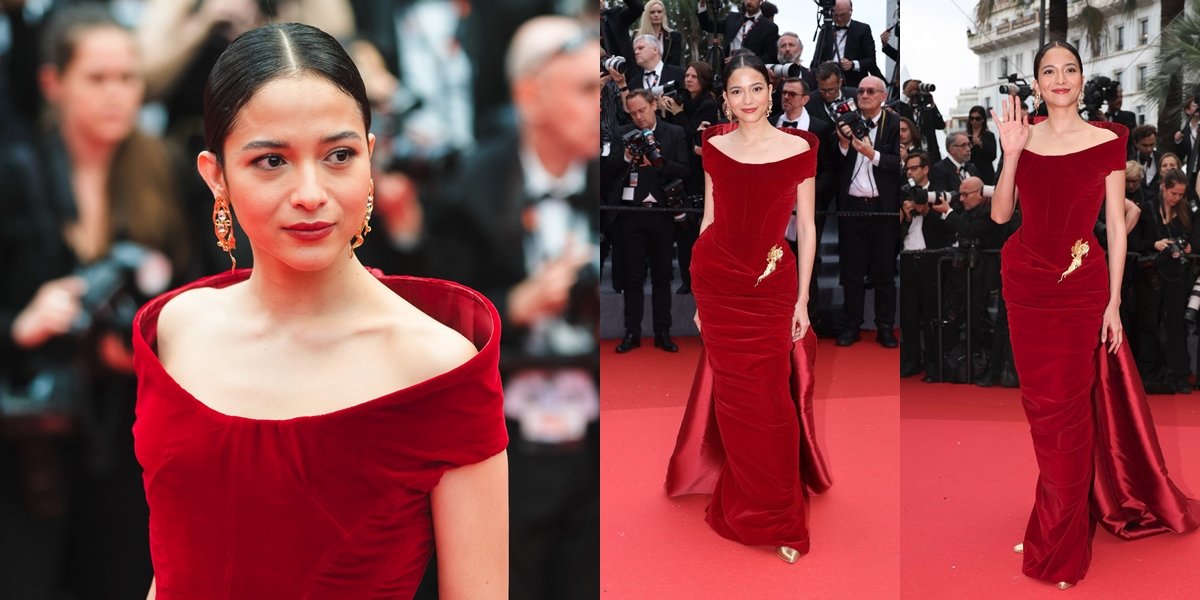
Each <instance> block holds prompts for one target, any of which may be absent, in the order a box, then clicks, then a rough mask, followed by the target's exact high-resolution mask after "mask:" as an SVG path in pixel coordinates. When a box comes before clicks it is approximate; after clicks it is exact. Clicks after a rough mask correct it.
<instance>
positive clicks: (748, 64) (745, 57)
mask: <svg viewBox="0 0 1200 600" xmlns="http://www.w3.org/2000/svg"><path fill="white" fill-rule="evenodd" d="M738 69H754V70H755V71H758V73H759V74H760V75H762V77H763V81H766V82H767V83H770V82H771V74H770V73H769V72H768V71H767V65H766V64H764V63H763V61H762V59H761V58H759V57H758V55H757V54H754V53H750V52H747V53H739V54H735V55H733V58H730V59H729V64H728V65H727V66H726V67H725V73H727V75H725V79H727V80H728V79H729V78H730V77H731V76H733V72H734V71H737V70H738Z"/></svg>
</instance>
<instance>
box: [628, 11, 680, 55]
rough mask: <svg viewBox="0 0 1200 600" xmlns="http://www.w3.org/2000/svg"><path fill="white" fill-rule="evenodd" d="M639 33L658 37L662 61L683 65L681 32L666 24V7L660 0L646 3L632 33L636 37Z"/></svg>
mask: <svg viewBox="0 0 1200 600" xmlns="http://www.w3.org/2000/svg"><path fill="white" fill-rule="evenodd" d="M639 35H652V36H654V37H656V38H658V47H659V48H661V49H662V60H663V62H665V63H667V64H670V65H676V66H679V67H682V66H683V34H681V33H679V32H678V31H674V30H672V29H671V26H670V25H668V24H667V9H666V8H665V7H664V6H663V3H662V0H650V1H649V2H647V3H646V9H645V11H644V12H643V13H642V22H641V23H640V24H639V25H638V29H637V32H635V33H634V34H633V38H634V39H636V38H637V36H639Z"/></svg>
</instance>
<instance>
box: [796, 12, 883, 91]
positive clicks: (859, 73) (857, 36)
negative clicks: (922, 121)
mask: <svg viewBox="0 0 1200 600" xmlns="http://www.w3.org/2000/svg"><path fill="white" fill-rule="evenodd" d="M846 27H848V29H846V53H845V54H844V55H839V54H838V51H837V39H836V38H837V35H836V34H837V32H836V31H831V32H830V35H828V36H826V37H825V44H824V47H823V48H817V49H816V53H815V54H814V55H813V60H812V64H811V65H810V66H811V68H813V69H816V68H817V65H818V64H820V63H822V62H825V61H827V60H832V61H837V60H839V59H842V58H848V59H850V60H852V61H857V62H858V68H857V69H850V70H848V71H845V72H844V73H843V77H844V78H845V80H846V85H848V86H853V87H858V83H859V82H860V81H862V80H863V78H864V77H866V76H867V75H874V76H876V77H878V78H880V79H883V73H882V72H880V71H879V67H878V66H876V64H875V36H873V35H871V26H870V25H867V24H866V23H860V22H858V21H855V20H851V21H850V23H848V24H847V25H846Z"/></svg>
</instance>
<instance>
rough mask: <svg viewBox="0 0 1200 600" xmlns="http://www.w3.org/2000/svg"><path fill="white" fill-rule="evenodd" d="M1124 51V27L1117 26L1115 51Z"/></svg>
mask: <svg viewBox="0 0 1200 600" xmlns="http://www.w3.org/2000/svg"><path fill="white" fill-rule="evenodd" d="M1124 49H1125V26H1124V25H1117V50H1124Z"/></svg>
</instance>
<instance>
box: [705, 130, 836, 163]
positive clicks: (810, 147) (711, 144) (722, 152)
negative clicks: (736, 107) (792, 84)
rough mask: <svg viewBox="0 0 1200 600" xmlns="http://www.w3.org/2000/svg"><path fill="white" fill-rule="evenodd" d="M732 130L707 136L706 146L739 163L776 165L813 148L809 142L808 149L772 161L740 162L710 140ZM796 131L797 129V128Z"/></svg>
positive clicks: (806, 152)
mask: <svg viewBox="0 0 1200 600" xmlns="http://www.w3.org/2000/svg"><path fill="white" fill-rule="evenodd" d="M732 131H733V130H732V129H730V130H729V131H726V132H725V133H720V134H717V135H714V136H710V137H709V140H708V141H709V143H708V147H709V148H712V149H713V150H716V151H717V153H718V154H720V155H721V156H724V157H725V158H728V159H729V160H732V161H733V162H735V163H737V164H739V165H777V164H779V163H782V162H787V161H789V160H793V159H795V158H798V157H801V156H804V155H805V154H808V153H809V152H812V150H813V149H812V145H811V144H810V145H809V147H808V150H805V151H803V152H798V153H796V154H793V155H791V156H785V157H783V158H781V159H779V160H772V161H769V162H742V161H740V160H738V159H736V158H734V157H732V156H730V155H728V154H726V153H725V151H724V150H721V149H720V148H718V147H717V146H716V145H714V144H713V143H712V141H711V140H712V138H714V137H721V136H723V135H728V134H729V133H730V132H732ZM785 131H786V130H785ZM796 131H799V130H798V129H797V130H796ZM792 135H795V134H792ZM796 137H800V139H804V138H803V137H801V136H796ZM804 141H805V142H807V141H808V140H804Z"/></svg>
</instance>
